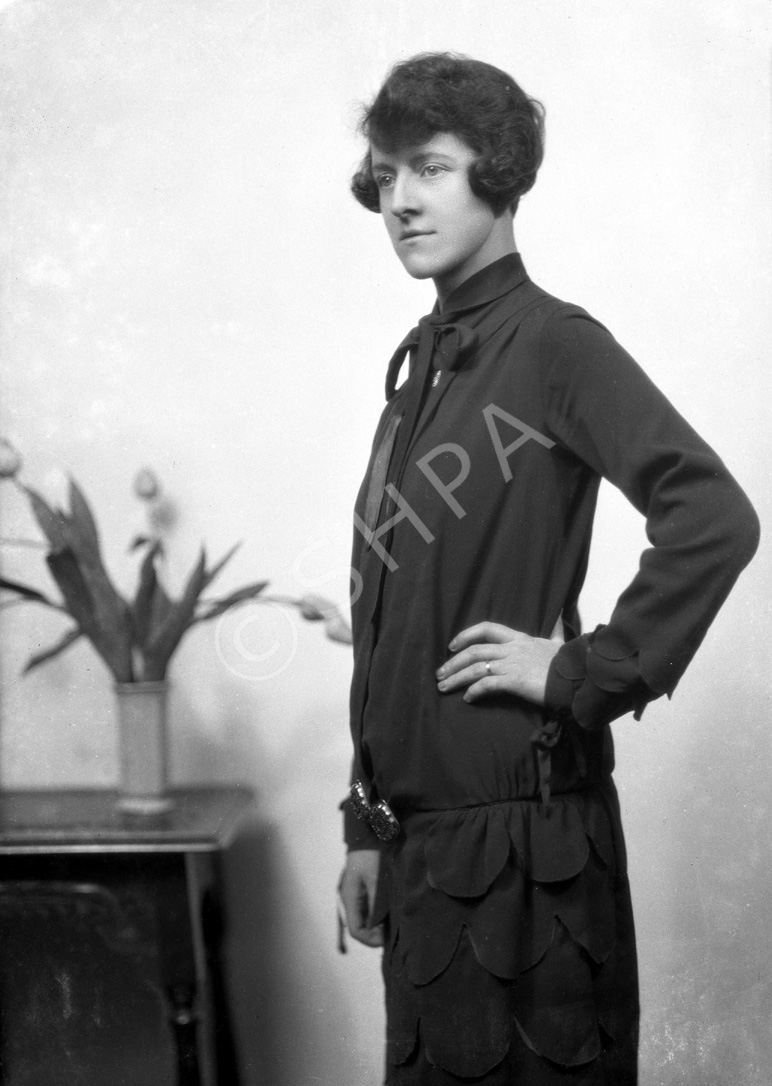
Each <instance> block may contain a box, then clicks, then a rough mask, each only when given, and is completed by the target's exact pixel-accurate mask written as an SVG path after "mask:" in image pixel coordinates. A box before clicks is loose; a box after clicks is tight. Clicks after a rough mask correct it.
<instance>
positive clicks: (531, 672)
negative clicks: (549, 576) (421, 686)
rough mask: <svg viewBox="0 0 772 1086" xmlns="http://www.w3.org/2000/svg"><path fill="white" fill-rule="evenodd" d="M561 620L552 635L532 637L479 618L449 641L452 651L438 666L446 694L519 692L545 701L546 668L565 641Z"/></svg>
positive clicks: (441, 687) (440, 686)
mask: <svg viewBox="0 0 772 1086" xmlns="http://www.w3.org/2000/svg"><path fill="white" fill-rule="evenodd" d="M563 641H564V638H563V624H562V621H561V620H560V619H558V622H557V623H556V625H555V629H554V630H553V631H552V636H551V637H549V638H547V637H531V636H530V635H529V634H525V633H521V632H520V631H519V630H512V629H510V627H509V626H502V625H501V624H500V623H498V622H478V623H477V625H476V626H469V627H468V628H467V629H466V630H462V631H461V633H460V634H457V635H456V637H454V638H453V640H452V641H451V642H450V645H449V646H448V648H449V649H450V651H451V652H452V653H453V655H452V656H451V657H450V658H449V659H448V660H446V662H445V663H444V664H443V665H442V667H441V668H439V670H438V671H437V686H438V689H439V691H440V693H441V694H450V693H452V692H453V691H456V690H464V701H476V700H477V699H478V698H481V697H484V696H485V695H486V694H514V695H516V696H517V697H519V698H525V700H526V701H531V702H533V703H534V704H535V705H543V704H544V695H545V690H546V687H547V672H548V671H549V666H550V664H551V663H552V659H553V657H554V656H555V654H556V653H557V651H558V649H559V648H560V646H561V645H562V644H563Z"/></svg>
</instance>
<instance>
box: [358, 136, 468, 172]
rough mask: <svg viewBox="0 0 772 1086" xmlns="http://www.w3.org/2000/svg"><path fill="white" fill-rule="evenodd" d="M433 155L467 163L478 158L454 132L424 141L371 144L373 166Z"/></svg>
mask: <svg viewBox="0 0 772 1086" xmlns="http://www.w3.org/2000/svg"><path fill="white" fill-rule="evenodd" d="M432 155H439V156H441V157H445V158H453V159H460V160H464V161H466V160H468V159H469V158H470V157H471V158H476V157H477V152H475V151H474V150H473V149H472V148H471V147H470V146H469V144H468V143H467V142H466V141H465V140H463V139H462V138H461V137H460V136H457V135H456V134H455V133H454V132H435V133H434V134H433V135H430V136H428V137H427V138H426V139H423V140H418V141H410V142H404V143H398V144H390V145H388V146H383V145H380V144H379V143H378V142H377V141H375V140H372V141H371V142H370V157H371V161H372V163H373V165H376V164H386V165H387V164H390V163H393V162H397V161H400V162H411V161H413V160H419V159H422V158H427V157H430V156H432Z"/></svg>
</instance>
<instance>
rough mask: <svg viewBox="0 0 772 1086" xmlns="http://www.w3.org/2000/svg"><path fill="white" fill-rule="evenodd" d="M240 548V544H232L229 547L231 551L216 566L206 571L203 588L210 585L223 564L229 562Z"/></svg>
mask: <svg viewBox="0 0 772 1086" xmlns="http://www.w3.org/2000/svg"><path fill="white" fill-rule="evenodd" d="M240 546H241V543H234V544H233V546H232V547H231V549H230V550H229V551H228V553H227V554H226V555H225V556H224V557H223V558H221V559H220V561H219V562H218V563H217V565H216V566H213V567H212V568H211V569H210V570H207V572H206V575H205V580H204V588H206V586H207V585H210V584H211V583H212V581H213V580H214V579H215V577H216V576H217V574H218V573H219V572H220V570H221V569H222V568H223V566H224V565H225V563H226V562H230V560H231V558H232V557H233V556H234V554H235V553H236V551H237V550H238V549H239V547H240Z"/></svg>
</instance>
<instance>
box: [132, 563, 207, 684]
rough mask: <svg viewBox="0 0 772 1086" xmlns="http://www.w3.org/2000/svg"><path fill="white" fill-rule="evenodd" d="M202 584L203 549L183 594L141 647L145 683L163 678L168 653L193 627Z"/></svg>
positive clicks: (172, 650)
mask: <svg viewBox="0 0 772 1086" xmlns="http://www.w3.org/2000/svg"><path fill="white" fill-rule="evenodd" d="M205 582H206V554H205V552H204V549H203V547H202V548H201V554H200V555H199V559H198V561H197V562H196V565H195V566H194V568H193V569H192V570H191V573H190V576H189V577H188V583H187V584H186V586H185V591H184V592H183V594H182V597H181V598H180V599H179V600H175V601H172V607H171V610H170V611H169V614H168V615H167V616H166V618H165V620H164V621H163V622H162V624H161V626H160V628H159V629H155V628H154V630H153V632H152V633H151V635H150V637H149V639H148V642H147V645H146V648H145V674H144V675H143V676H142V678H143V679H145V680H147V681H153V680H159V679H163V678H164V677H165V676H166V669H167V667H168V666H169V660H170V659H171V656H172V653H173V652H174V650H175V649H176V648H177V645H178V644H179V643H180V640H181V639H182V637H183V635H184V633H185V631H186V630H187V629H188V628H189V627H190V626H192V625H193V622H194V621H195V620H194V613H195V608H196V604H197V602H198V597H199V596H200V595H201V592H202V590H203V587H204V584H205Z"/></svg>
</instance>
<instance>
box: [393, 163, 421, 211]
mask: <svg viewBox="0 0 772 1086" xmlns="http://www.w3.org/2000/svg"><path fill="white" fill-rule="evenodd" d="M418 202H419V201H418V192H417V189H416V185H415V179H414V178H413V177H411V176H410V174H409V173H402V172H400V173H399V174H397V176H396V177H395V178H394V185H393V187H392V190H391V210H392V212H393V213H394V214H395V215H405V214H407V212H409V211H416V210H417V208H418Z"/></svg>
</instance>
